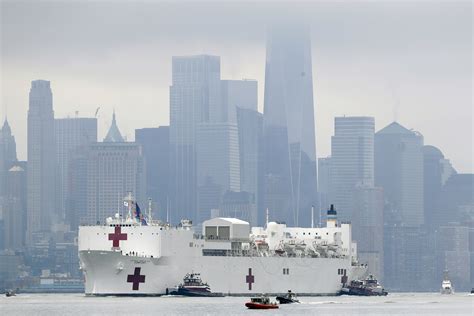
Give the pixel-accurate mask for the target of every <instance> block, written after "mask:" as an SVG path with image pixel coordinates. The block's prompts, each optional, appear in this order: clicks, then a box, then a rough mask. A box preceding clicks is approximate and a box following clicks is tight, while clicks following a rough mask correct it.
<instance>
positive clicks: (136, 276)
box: [127, 267, 145, 291]
mask: <svg viewBox="0 0 474 316" xmlns="http://www.w3.org/2000/svg"><path fill="white" fill-rule="evenodd" d="M141 269H142V268H140V267H136V268H135V271H134V273H133V274H129V275H127V282H128V283H132V284H133V285H132V290H133V291H138V290H139V287H140V283H145V275H141V274H140V271H141Z"/></svg>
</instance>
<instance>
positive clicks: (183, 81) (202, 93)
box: [170, 55, 224, 223]
mask: <svg viewBox="0 0 474 316" xmlns="http://www.w3.org/2000/svg"><path fill="white" fill-rule="evenodd" d="M172 76H173V78H172V86H171V87H170V149H171V150H170V166H171V168H170V172H171V176H170V180H171V182H170V195H171V203H170V209H171V210H172V213H171V214H170V220H171V222H173V223H177V222H179V221H180V220H181V219H182V218H190V219H195V217H196V214H197V174H196V164H197V157H196V153H197V150H196V135H197V130H198V126H199V125H200V124H202V123H206V122H209V121H210V120H211V118H216V117H219V116H223V115H224V113H222V111H221V109H222V107H220V105H221V97H220V85H221V82H220V58H219V57H217V56H208V55H199V56H182V57H173V60H172ZM213 121H216V120H213ZM217 121H218V120H217Z"/></svg>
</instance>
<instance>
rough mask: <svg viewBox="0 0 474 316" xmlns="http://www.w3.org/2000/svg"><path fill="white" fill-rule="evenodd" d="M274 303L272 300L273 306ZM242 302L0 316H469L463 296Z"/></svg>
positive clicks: (25, 302) (12, 308) (56, 301)
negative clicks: (252, 306)
mask: <svg viewBox="0 0 474 316" xmlns="http://www.w3.org/2000/svg"><path fill="white" fill-rule="evenodd" d="M274 299H275V298H274V297H273V298H272V300H274ZM248 300H249V298H247V297H222V298H191V297H86V296H84V295H83V294H19V295H18V296H14V297H5V296H2V297H0V314H1V315H9V316H11V315H48V316H51V315H87V316H92V315H115V316H118V315H269V314H272V315H318V316H323V315H338V316H341V315H344V316H351V315H363V316H370V315H387V316H388V315H403V316H409V315H416V316H422V315H430V316H436V315H443V316H446V315H459V316H461V315H469V316H472V315H474V296H469V295H468V293H456V294H454V295H441V294H438V293H394V294H389V295H388V296H385V297H354V296H337V297H299V300H300V301H301V304H290V305H280V308H279V309H277V310H271V311H269V310H262V311H255V310H247V309H246V307H245V306H244V304H245V302H246V301H248Z"/></svg>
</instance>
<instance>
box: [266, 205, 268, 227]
mask: <svg viewBox="0 0 474 316" xmlns="http://www.w3.org/2000/svg"><path fill="white" fill-rule="evenodd" d="M266 212H267V216H266V218H267V223H266V227H268V207H267V211H266Z"/></svg>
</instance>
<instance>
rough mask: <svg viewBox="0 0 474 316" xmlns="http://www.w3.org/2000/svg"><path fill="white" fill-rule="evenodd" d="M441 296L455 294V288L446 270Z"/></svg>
mask: <svg viewBox="0 0 474 316" xmlns="http://www.w3.org/2000/svg"><path fill="white" fill-rule="evenodd" d="M440 292H441V294H454V288H453V285H452V284H451V280H449V275H448V270H447V269H446V270H444V277H443V282H441V290H440Z"/></svg>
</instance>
